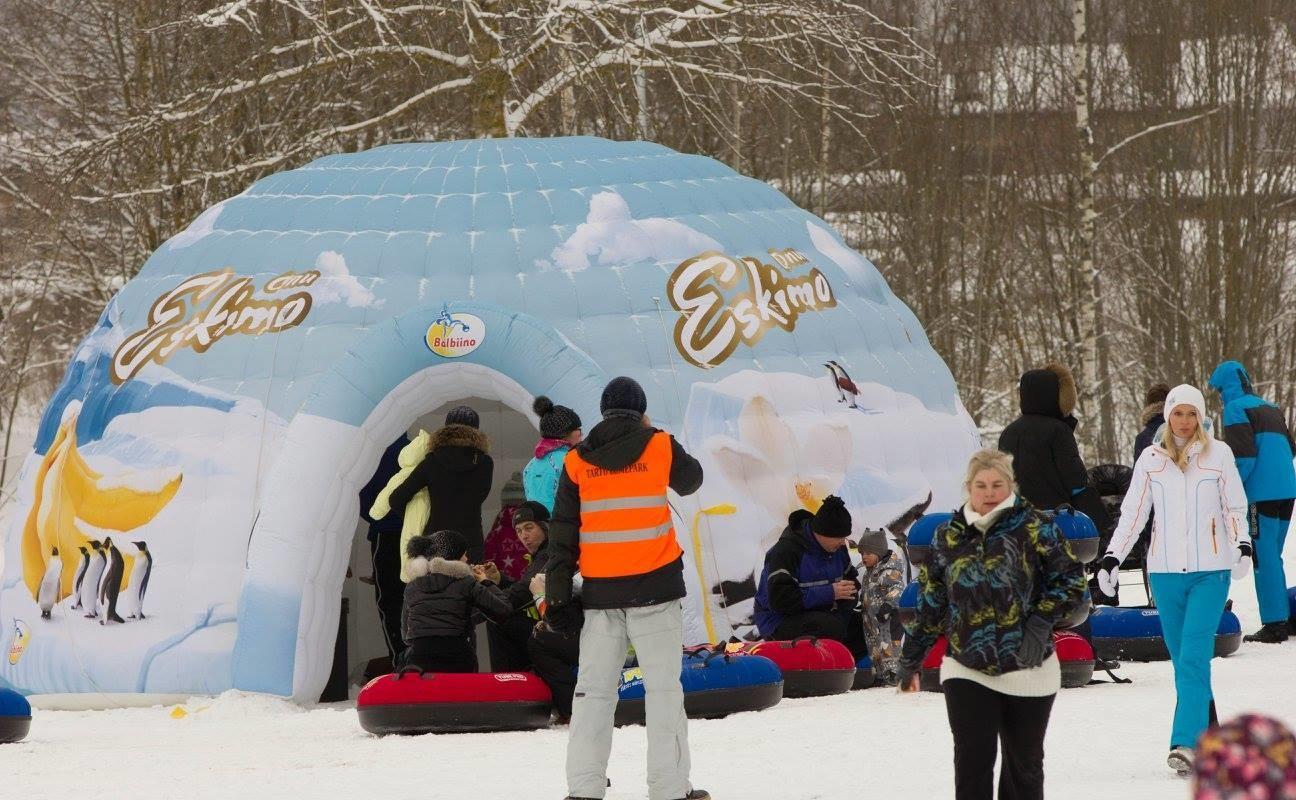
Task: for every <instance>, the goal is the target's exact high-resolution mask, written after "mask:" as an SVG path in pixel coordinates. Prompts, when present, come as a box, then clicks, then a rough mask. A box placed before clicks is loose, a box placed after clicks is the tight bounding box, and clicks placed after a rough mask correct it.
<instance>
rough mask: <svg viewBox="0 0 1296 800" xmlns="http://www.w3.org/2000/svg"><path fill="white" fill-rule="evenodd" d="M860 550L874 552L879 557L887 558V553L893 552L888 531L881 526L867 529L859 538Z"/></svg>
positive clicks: (861, 551)
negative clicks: (875, 528) (888, 538)
mask: <svg viewBox="0 0 1296 800" xmlns="http://www.w3.org/2000/svg"><path fill="white" fill-rule="evenodd" d="M859 551H860V553H861V554H862V553H872V554H873V555H875V556H877V557H878V558H885V557H886V554H887V553H889V552H891V543H890V542H889V541H888V540H887V535H886V531H884V530H882V529H881V528H878V529H877V530H865V531H864V535H863V536H861V537H860V540H859Z"/></svg>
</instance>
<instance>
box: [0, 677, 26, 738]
mask: <svg viewBox="0 0 1296 800" xmlns="http://www.w3.org/2000/svg"><path fill="white" fill-rule="evenodd" d="M30 730H31V704H30V703H28V702H27V698H25V697H23V696H22V695H20V694H18V693H17V692H15V691H14V690H12V689H0V744H10V743H12V742H21V741H22V740H23V739H25V738H27V732H28V731H30Z"/></svg>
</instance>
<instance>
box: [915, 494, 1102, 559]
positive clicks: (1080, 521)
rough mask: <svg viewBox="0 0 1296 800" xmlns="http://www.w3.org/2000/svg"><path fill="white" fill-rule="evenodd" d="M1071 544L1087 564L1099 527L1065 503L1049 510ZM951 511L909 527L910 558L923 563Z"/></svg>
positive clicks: (1094, 554)
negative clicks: (1064, 505)
mask: <svg viewBox="0 0 1296 800" xmlns="http://www.w3.org/2000/svg"><path fill="white" fill-rule="evenodd" d="M1049 513H1050V516H1052V517H1053V521H1054V522H1055V523H1056V524H1057V526H1058V527H1059V528H1060V529H1061V530H1062V535H1063V536H1065V537H1066V539H1067V541H1068V542H1069V543H1070V544H1071V552H1072V553H1074V554H1075V557H1076V558H1077V559H1079V560H1080V562H1081V563H1084V564H1087V563H1089V562H1090V561H1093V560H1094V559H1095V558H1097V557H1098V541H1099V537H1098V527H1097V526H1096V525H1094V523H1093V520H1091V519H1089V517H1088V516H1087V515H1085V514H1084V513H1082V512H1080V511H1076V510H1075V509H1073V508H1071V507H1069V506H1066V507H1063V508H1060V509H1058V510H1057V511H1053V512H1049ZM953 516H954V515H953V514H950V513H948V512H942V513H939V514H927V515H925V516H923V517H922V519H920V520H918V521H917V522H915V523H914V524H913V527H911V528H910V529H909V544H908V547H909V559H910V561H912V562H913V563H914V564H923V563H926V561H927V559H928V558H929V557H930V556H931V547H932V541H933V539H935V537H936V532H937V531H939V530H940V529H941V528H943V527H944V526H945V525H947V524H949V521H950V519H952V518H953Z"/></svg>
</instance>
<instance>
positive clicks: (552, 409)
mask: <svg viewBox="0 0 1296 800" xmlns="http://www.w3.org/2000/svg"><path fill="white" fill-rule="evenodd" d="M531 410H532V411H534V412H535V413H536V416H537V417H539V418H540V435H541V436H543V437H545V438H546V439H565V438H567V435H568V434H570V433H571V432H572V431H577V430H580V428H581V418H580V415H579V414H577V413H576V412H575V411H572V410H571V409H570V408H568V407H567V406H558V405H554V401H552V400H550V399H549V398H548V397H545V396H544V395H541V396H539V397H537V398H536V399H535V402H534V403H532V404H531Z"/></svg>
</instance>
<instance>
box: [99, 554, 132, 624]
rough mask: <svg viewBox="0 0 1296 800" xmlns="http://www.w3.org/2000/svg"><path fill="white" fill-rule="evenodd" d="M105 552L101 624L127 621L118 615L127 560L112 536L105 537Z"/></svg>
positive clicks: (100, 605)
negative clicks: (113, 541)
mask: <svg viewBox="0 0 1296 800" xmlns="http://www.w3.org/2000/svg"><path fill="white" fill-rule="evenodd" d="M104 552H105V553H107V557H106V563H105V565H104V571H103V577H101V578H100V579H99V624H100V625H107V624H108V623H109V622H125V621H126V620H124V619H122V618H121V617H119V616H117V593H118V592H120V591H121V584H122V574H123V572H124V570H125V569H126V562H125V561H124V560H122V554H121V551H120V550H118V549H117V548H116V546H114V545H113V543H112V537H111V536H109V537H108V538H106V539H104Z"/></svg>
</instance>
